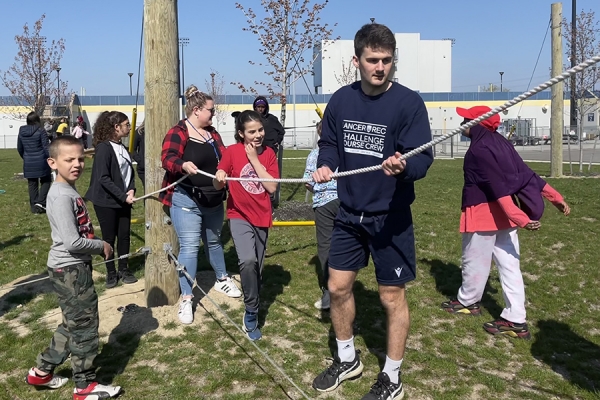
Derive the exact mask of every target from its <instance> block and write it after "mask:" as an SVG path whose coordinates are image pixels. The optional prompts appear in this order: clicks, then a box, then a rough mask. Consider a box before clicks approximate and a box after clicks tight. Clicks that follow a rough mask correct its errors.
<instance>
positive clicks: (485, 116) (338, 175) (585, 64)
mask: <svg viewBox="0 0 600 400" xmlns="http://www.w3.org/2000/svg"><path fill="white" fill-rule="evenodd" d="M598 62H600V55H598V56H595V57H592V58H590V59H589V60H586V61H584V62H582V63H580V64H578V65H576V66H575V67H573V68H570V69H568V70H566V71H564V72H563V73H561V74H560V75H557V76H555V77H554V78H552V79H550V80H548V81H546V82H544V83H542V84H541V85H538V86H536V87H534V88H533V89H531V90H529V91H527V92H525V93H523V94H521V95H519V96H517V97H515V98H513V99H512V100H509V101H507V102H506V103H504V104H502V105H501V106H498V107H496V108H494V109H492V110H491V111H489V112H487V113H485V114H483V115H482V116H480V117H478V118H476V119H474V120H472V121H469V122H468V123H466V124H464V125H462V126H460V127H459V128H456V129H454V130H453V131H452V132H449V133H447V134H445V135H442V136H439V137H437V138H435V139H433V140H432V141H430V142H428V143H425V144H423V145H421V146H419V147H417V148H415V149H413V150H411V151H409V152H408V153H405V154H402V155H401V156H400V158H399V159H400V160H406V159H407V158H410V157H413V156H415V155H417V154H420V153H422V152H423V151H425V150H427V149H430V148H432V147H433V146H435V145H436V144H438V143H441V142H443V141H444V140H446V139H449V138H451V137H452V136H454V135H457V134H459V133H461V132H463V131H465V130H467V129H469V128H471V127H473V126H475V125H477V124H479V123H480V122H481V121H483V120H486V119H488V118H490V117H492V116H494V115H496V114H499V113H501V112H502V111H504V110H508V109H509V108H510V107H512V106H514V105H516V104H519V103H520V102H522V101H524V100H526V99H528V98H529V97H531V96H533V95H534V94H536V93H539V92H541V91H543V90H546V89H548V88H549V87H552V86H554V85H556V84H557V83H560V82H562V81H564V80H565V79H567V78H569V77H571V76H572V75H575V74H577V73H579V72H582V71H583V70H585V69H586V68H589V67H590V66H592V65H594V64H596V63H598ZM380 169H382V165H381V164H379V165H374V166H372V167H366V168H359V169H354V170H351V171H343V172H335V173H333V174H332V175H331V178H332V179H336V178H341V177H344V176H350V175H357V174H363V173H367V172H374V171H379V170H380ZM197 172H198V173H199V174H202V175H204V176H207V177H209V178H213V179H214V178H215V175H213V174H210V173H208V172H206V171H202V170H197ZM187 177H188V175H185V176H183V177H182V178H181V179H179V180H178V181H176V182H174V183H172V184H170V185H169V186H167V187H165V188H163V189H161V190H157V191H155V192H152V193H150V194H147V195H144V196H142V197H140V198H137V199H134V201H138V200H141V199H144V198H147V197H150V196H152V195H155V194H157V193H160V192H163V191H165V190H167V189H168V188H171V187H173V186H175V185H177V184H178V183H179V182H181V181H182V180H183V179H185V178H187ZM226 181H234V182H276V183H309V182H312V181H313V179H312V178H278V179H276V178H269V179H265V178H258V177H257V178H235V177H229V176H228V177H227V178H226Z"/></svg>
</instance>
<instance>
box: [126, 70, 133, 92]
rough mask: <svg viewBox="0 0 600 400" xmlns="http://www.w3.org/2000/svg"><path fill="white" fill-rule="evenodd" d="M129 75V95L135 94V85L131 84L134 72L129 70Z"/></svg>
mask: <svg viewBox="0 0 600 400" xmlns="http://www.w3.org/2000/svg"><path fill="white" fill-rule="evenodd" d="M127 75H129V95H130V96H133V87H132V86H131V77H132V76H133V72H128V73H127Z"/></svg>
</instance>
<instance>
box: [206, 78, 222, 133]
mask: <svg viewBox="0 0 600 400" xmlns="http://www.w3.org/2000/svg"><path fill="white" fill-rule="evenodd" d="M205 84H206V90H207V91H208V94H209V95H210V96H211V97H212V98H213V99H214V101H215V115H214V118H215V120H216V121H217V127H218V126H220V125H221V124H222V123H223V121H225V118H226V114H227V110H226V108H225V104H226V101H225V96H226V95H227V93H225V79H224V78H223V75H221V73H220V72H217V71H214V70H212V69H211V70H210V80H208V79H207V80H205Z"/></svg>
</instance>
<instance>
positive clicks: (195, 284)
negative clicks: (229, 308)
mask: <svg viewBox="0 0 600 400" xmlns="http://www.w3.org/2000/svg"><path fill="white" fill-rule="evenodd" d="M165 252H166V253H167V256H168V257H169V258H170V259H171V260H173V262H174V263H175V270H177V271H179V272H181V273H182V274H184V275H185V277H186V278H187V280H188V281H189V282H190V284H191V285H192V290H193V289H194V288H195V287H197V288H198V289H200V291H201V292H202V294H203V295H204V297H206V298H207V299H208V300H210V302H211V303H212V304H213V305H214V306H215V307H216V308H217V310H219V311H220V312H221V314H223V315H224V316H225V318H227V320H228V321H229V322H230V323H231V324H232V325H233V326H234V327H235V328H236V329H237V330H238V331H240V332H241V333H242V335H243V336H244V337H245V338H246V339H247V340H248V341H249V342H250V344H251V345H253V346H254V348H255V349H256V350H257V351H258V352H259V353H260V354H261V355H262V356H263V357H264V358H265V359H266V360H267V361H269V363H271V365H272V366H273V368H275V369H276V370H277V372H279V373H280V374H281V375H282V376H283V377H284V378H285V379H287V381H288V382H289V383H291V384H292V386H294V387H295V388H296V389H297V390H298V391H299V392H300V394H301V395H302V397H304V398H305V399H309V400H310V397H308V395H307V394H306V393H305V392H304V391H303V390H302V389H300V387H299V386H298V385H297V384H296V382H294V381H293V380H292V378H290V376H289V375H288V374H286V373H285V371H284V370H283V369H282V368H281V367H280V366H279V365H277V363H276V362H275V361H273V359H272V358H271V357H269V355H268V354H267V353H266V352H265V351H264V350H262V349H261V348H260V347H258V345H257V344H256V343H255V342H254V341H253V340H251V339H250V338H249V337H248V336H247V335H246V333H245V332H244V330H243V329H242V328H241V327H240V326H239V325H238V324H236V323H235V322H234V321H233V319H231V317H230V316H229V315H228V314H227V313H226V312H225V310H223V308H221V306H219V304H217V302H216V301H214V300H213V299H212V298H211V297H210V296H209V295H208V293H206V292H205V291H204V289H202V287H201V286H200V285H198V282H197V280H196V279H194V278H192V276H191V275H190V274H189V273H188V272H187V269H186V267H185V265H183V264H181V263H180V262H179V260H178V259H177V257H175V255H174V254H173V249H172V248H171V246H166V247H165ZM211 315H212V314H211ZM213 318H214V317H213ZM215 320H216V318H215ZM261 368H262V367H261ZM282 389H283V388H282ZM284 390H285V389H284ZM286 394H287V393H286ZM288 397H290V396H289V395H288Z"/></svg>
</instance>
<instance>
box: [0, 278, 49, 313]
mask: <svg viewBox="0 0 600 400" xmlns="http://www.w3.org/2000/svg"><path fill="white" fill-rule="evenodd" d="M47 277H48V273H47V272H43V273H41V274H37V275H32V276H30V277H28V278H26V279H23V280H21V281H18V282H13V285H17V284H18V285H22V286H17V287H15V288H13V289H10V290H4V291H0V317H2V316H3V315H4V314H6V313H7V312H9V311H11V310H13V309H14V308H16V307H18V306H19V305H22V306H24V305H26V304H27V303H29V302H30V301H32V300H33V299H35V298H36V297H37V296H39V295H43V294H46V293H51V292H53V289H52V284H51V283H50V280H49V279H44V280H42V281H37V282H34V281H36V280H38V279H42V278H47ZM28 282H31V283H28Z"/></svg>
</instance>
